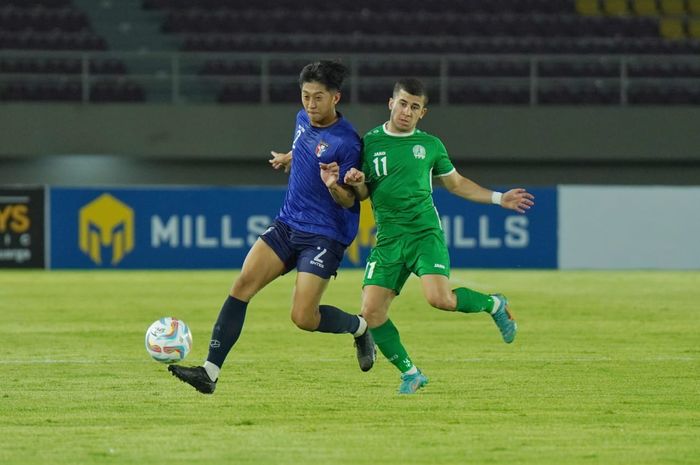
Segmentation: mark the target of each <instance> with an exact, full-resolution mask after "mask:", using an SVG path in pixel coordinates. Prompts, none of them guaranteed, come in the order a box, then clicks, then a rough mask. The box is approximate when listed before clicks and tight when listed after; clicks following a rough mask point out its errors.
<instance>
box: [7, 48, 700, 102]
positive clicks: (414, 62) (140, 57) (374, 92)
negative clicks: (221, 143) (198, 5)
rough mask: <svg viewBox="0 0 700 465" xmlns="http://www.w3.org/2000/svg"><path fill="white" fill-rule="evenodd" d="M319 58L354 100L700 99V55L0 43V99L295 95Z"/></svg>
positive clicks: (289, 98)
mask: <svg viewBox="0 0 700 465" xmlns="http://www.w3.org/2000/svg"><path fill="white" fill-rule="evenodd" d="M318 59H333V60H336V59H339V60H341V61H342V62H344V63H345V64H347V65H348V66H349V68H350V78H349V79H348V82H347V86H346V89H345V90H344V92H345V99H346V100H345V101H346V102H348V101H349V102H350V103H383V102H385V101H386V100H387V98H388V96H389V93H390V91H391V85H392V84H393V82H394V80H395V79H396V78H399V77H405V76H415V77H419V78H422V79H423V80H424V81H425V82H426V83H427V85H428V87H429V89H430V91H431V101H432V102H433V103H435V104H440V105H450V104H516V105H549V104H574V105H585V104H602V105H634V104H693V105H698V104H700V56H697V55H670V56H659V55H619V54H616V55H564V54H552V55H532V54H523V55H510V54H509V55H505V54H495V55H482V54H479V55H466V54H442V55H430V54H405V55H404V54H392V55H381V54H374V55H372V54H369V55H368V54H325V55H324V54H318V53H210V52H148V51H145V52H116V51H89V52H85V51H29V50H0V101H4V102H8V101H22V100H27V99H24V98H22V94H21V92H20V93H19V94H17V93H16V94H13V93H12V91H13V89H14V90H17V88H18V86H19V87H21V86H25V87H26V86H29V87H32V86H39V87H42V86H43V87H44V88H46V87H47V86H48V87H49V88H50V87H51V86H54V87H56V86H58V87H60V86H65V87H67V88H69V89H70V94H69V97H68V98H56V94H55V92H54V93H52V92H46V93H45V95H44V94H42V93H39V94H38V96H35V97H36V98H35V99H38V100H49V101H51V100H68V101H74V102H82V103H90V102H108V101H125V102H129V101H133V102H143V101H146V102H154V103H155V102H157V103H172V104H178V103H216V102H218V103H287V102H297V101H298V93H297V92H296V90H297V89H298V88H297V87H296V86H297V84H296V79H297V76H298V72H299V71H300V69H301V67H302V66H303V65H304V64H305V63H308V62H310V61H315V60H318ZM49 64H50V65H49ZM105 64H107V65H105ZM110 64H111V65H110ZM111 84H113V85H114V86H116V87H117V88H126V89H128V90H129V92H126V93H124V94H119V96H117V97H115V98H113V99H112V98H110V97H109V95H111V94H108V96H107V97H104V95H105V94H104V92H102V93H101V94H100V92H99V90H100V89H103V90H104V88H105V86H109V85H111ZM96 90H97V91H96ZM100 95H102V97H99V96H100ZM132 96H135V97H134V98H132ZM30 100H31V99H30Z"/></svg>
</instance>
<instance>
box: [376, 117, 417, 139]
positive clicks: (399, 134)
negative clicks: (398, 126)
mask: <svg viewBox="0 0 700 465" xmlns="http://www.w3.org/2000/svg"><path fill="white" fill-rule="evenodd" d="M388 126H389V122H388V121H387V122H386V123H384V124H382V130H383V131H384V134H386V135H388V136H394V137H409V136H412V135H413V134H415V133H416V128H413V131H411V132H391V131H389V128H388Z"/></svg>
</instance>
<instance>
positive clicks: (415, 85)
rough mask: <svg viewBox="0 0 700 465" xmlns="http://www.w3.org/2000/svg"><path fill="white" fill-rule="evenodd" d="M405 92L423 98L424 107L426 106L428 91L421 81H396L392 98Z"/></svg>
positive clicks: (414, 79) (409, 79)
mask: <svg viewBox="0 0 700 465" xmlns="http://www.w3.org/2000/svg"><path fill="white" fill-rule="evenodd" d="M402 90H405V91H406V92H408V93H409V94H411V95H415V96H418V97H423V102H424V104H425V105H427V104H428V89H427V88H426V87H425V84H423V81H421V80H420V79H416V78H403V79H399V80H398V81H396V84H394V97H396V96H397V95H398V93H399V92H401V91H402Z"/></svg>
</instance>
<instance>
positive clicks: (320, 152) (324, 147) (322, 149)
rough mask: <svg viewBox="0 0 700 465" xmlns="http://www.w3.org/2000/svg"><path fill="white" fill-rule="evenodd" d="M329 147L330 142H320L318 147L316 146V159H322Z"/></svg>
mask: <svg viewBox="0 0 700 465" xmlns="http://www.w3.org/2000/svg"><path fill="white" fill-rule="evenodd" d="M328 147H329V145H328V142H323V141H321V142H319V143H318V145H317V146H316V157H318V158H321V156H322V155H323V153H324V152H325V151H326V150H327V149H328Z"/></svg>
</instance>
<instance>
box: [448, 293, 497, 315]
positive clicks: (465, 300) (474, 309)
mask: <svg viewBox="0 0 700 465" xmlns="http://www.w3.org/2000/svg"><path fill="white" fill-rule="evenodd" d="M452 292H454V294H455V295H456V296H457V311H458V312H463V313H478V312H489V313H491V310H492V309H493V298H492V297H491V296H490V295H486V294H482V293H481V292H476V291H472V290H471V289H467V288H466V287H458V288H457V289H453V290H452Z"/></svg>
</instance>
